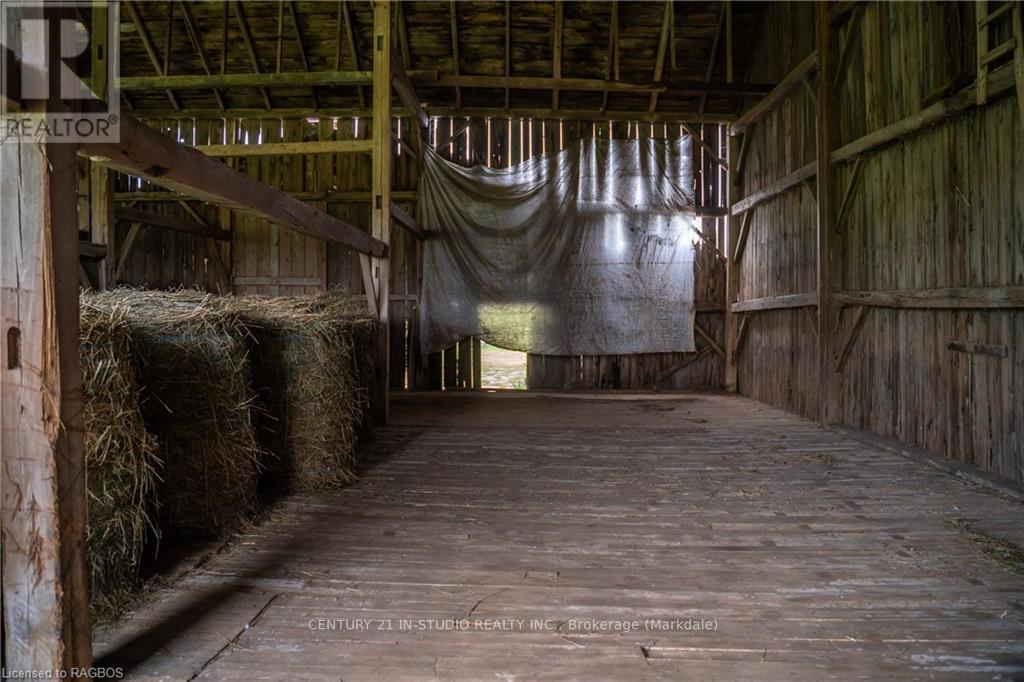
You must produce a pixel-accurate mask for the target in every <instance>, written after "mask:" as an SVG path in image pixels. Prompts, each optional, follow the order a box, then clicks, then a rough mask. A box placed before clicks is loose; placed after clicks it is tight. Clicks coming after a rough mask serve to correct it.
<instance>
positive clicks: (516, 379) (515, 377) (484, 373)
mask: <svg viewBox="0 0 1024 682" xmlns="http://www.w3.org/2000/svg"><path fill="white" fill-rule="evenodd" d="M480 388H503V389H511V390H517V391H525V390H526V353H521V352H519V351H515V350H507V349H505V348H498V347H497V346H492V345H491V344H489V343H487V342H486V341H482V342H481V343H480Z"/></svg>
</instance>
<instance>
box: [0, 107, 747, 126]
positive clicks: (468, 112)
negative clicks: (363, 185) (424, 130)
mask: <svg viewBox="0 0 1024 682" xmlns="http://www.w3.org/2000/svg"><path fill="white" fill-rule="evenodd" d="M11 111H13V109H11ZM426 112H427V114H428V115H429V116H458V117H465V116H471V117H475V118H502V119H508V118H536V119H551V120H564V121H643V122H652V121H653V122H656V123H668V124H670V125H671V124H676V125H678V124H679V123H690V124H700V123H728V122H730V121H734V120H736V114H734V113H706V112H696V111H690V112H687V111H668V112H666V111H656V112H650V111H647V110H646V109H644V110H612V111H601V110H600V109H565V108H560V109H558V111H555V110H553V109H548V108H514V109H505V108H503V107H448V106H427V107H426ZM136 113H137V114H138V115H140V116H143V117H146V118H161V119H167V118H188V119H192V118H224V117H225V116H227V117H238V118H274V119H277V118H284V119H324V118H355V117H359V118H365V117H369V116H372V115H373V112H372V111H371V110H370V109H362V108H358V107H357V108H352V107H343V108H320V109H312V108H295V107H275V108H273V109H254V108H247V107H242V108H232V109H229V110H228V111H226V112H225V111H220V110H219V109H207V108H194V109H184V108H183V109H181V110H179V111H175V110H173V109H165V108H164V109H161V108H155V109H145V110H139V111H136ZM391 113H392V114H393V115H394V116H398V117H403V118H408V117H409V116H410V112H409V111H408V110H407V109H405V108H402V107H392V109H391Z"/></svg>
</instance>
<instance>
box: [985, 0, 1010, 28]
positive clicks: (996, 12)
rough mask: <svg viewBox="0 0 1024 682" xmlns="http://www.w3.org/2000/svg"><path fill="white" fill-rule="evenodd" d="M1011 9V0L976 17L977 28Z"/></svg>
mask: <svg viewBox="0 0 1024 682" xmlns="http://www.w3.org/2000/svg"><path fill="white" fill-rule="evenodd" d="M1011 9H1013V2H1012V1H1011V2H1007V3H1006V4H1005V5H1001V6H1000V7H998V8H997V9H995V10H993V11H992V12H990V13H989V14H987V15H985V16H983V17H981V18H979V19H978V28H982V27H984V26H987V25H988V24H991V23H992V22H993V21H995V20H996V19H998V18H999V17H1001V16H1003V15H1004V14H1006V13H1007V12H1009V11H1010V10H1011Z"/></svg>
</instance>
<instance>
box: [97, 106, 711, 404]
mask: <svg viewBox="0 0 1024 682" xmlns="http://www.w3.org/2000/svg"><path fill="white" fill-rule="evenodd" d="M149 123H150V124H151V125H153V126H154V127H156V128H158V129H160V130H163V131H164V132H166V133H167V134H169V135H172V136H175V137H177V138H178V139H179V140H181V141H182V142H185V143H188V144H197V145H202V144H254V143H257V142H262V143H275V142H301V141H313V140H320V141H325V140H351V139H367V138H368V137H370V136H372V130H371V125H370V124H371V121H370V120H369V119H367V118H359V119H353V118H323V119H318V118H298V119H294V118H293V119H282V118H279V117H268V118H218V119H179V118H171V119H159V120H151V121H149ZM467 123H468V124H469V126H468V128H464V126H465V125H466V124H467ZM393 125H394V127H393V133H394V134H395V135H396V136H398V135H399V134H400V136H401V139H403V140H404V141H406V142H407V143H409V144H410V145H412V144H413V138H412V131H411V128H410V121H409V119H394V124H393ZM460 131H461V132H460ZM696 132H697V134H698V135H704V136H705V137H706V139H707V140H708V141H709V145H714V146H715V147H719V146H721V145H722V144H723V143H724V133H723V132H722V131H721V128H720V127H719V126H711V125H707V126H702V127H697V128H696ZM684 133H685V131H684V130H683V129H682V127H680V126H679V125H678V124H668V123H655V124H650V123H643V122H641V123H631V122H615V123H612V124H609V123H607V122H605V123H595V122H590V121H558V120H548V121H542V120H537V119H518V118H517V119H511V120H510V119H490V120H488V119H467V118H461V117H460V118H452V117H440V118H436V119H433V122H432V124H431V127H430V130H429V131H428V132H427V136H428V138H429V141H430V142H431V143H433V144H438V143H440V146H439V151H440V152H441V154H442V156H444V157H446V158H449V159H451V160H454V161H456V162H458V163H463V164H476V163H485V164H489V165H491V166H492V167H498V168H503V167H506V166H508V165H511V164H513V163H519V162H520V161H522V160H526V159H529V158H531V157H533V156H536V155H538V154H542V153H551V152H554V151H557V150H558V149H561V148H564V147H566V146H569V145H570V144H572V143H573V142H575V141H576V140H578V139H580V138H582V137H591V136H596V137H599V138H607V137H608V136H609V135H612V136H614V137H615V138H617V139H622V138H624V137H627V136H628V137H629V138H631V139H632V138H647V137H655V138H658V139H677V138H678V137H679V136H680V135H682V134H684ZM395 151H396V153H395V156H394V163H393V176H392V188H393V191H394V192H402V193H404V195H403V196H400V197H399V199H398V200H396V203H397V204H399V205H400V206H402V207H403V208H404V209H405V210H406V211H408V212H409V213H410V214H411V215H415V214H416V202H415V200H412V199H410V197H412V196H414V192H415V190H416V187H417V182H418V172H419V168H418V164H417V161H416V159H415V158H413V157H412V155H410V154H409V153H408V149H407V148H404V147H403V148H401V149H399V148H398V147H396V150H395ZM695 154H696V164H695V166H696V169H697V171H698V173H697V175H698V182H699V183H701V184H703V185H704V186H703V188H702V187H698V188H697V196H698V203H699V204H700V205H701V206H719V205H720V203H721V200H722V197H721V196H720V191H719V188H720V186H721V184H722V180H723V179H724V178H723V177H722V173H721V172H720V170H719V167H718V166H717V165H715V163H714V162H713V161H712V160H711V159H710V156H709V155H708V154H707V153H706V152H705V151H704V149H703V148H702V147H700V145H695ZM225 161H226V162H227V163H228V164H230V165H231V166H232V167H233V168H235V169H236V170H239V171H240V172H242V173H245V174H247V175H250V176H252V177H254V178H258V179H259V180H261V181H263V182H265V183H267V184H268V185H270V186H271V187H276V188H279V189H282V190H285V191H287V192H291V193H298V194H301V195H303V196H304V197H306V198H307V200H308V201H310V202H311V203H313V205H315V206H316V207H317V208H320V209H321V210H324V211H326V212H327V213H329V214H331V215H334V216H336V217H339V218H341V219H343V220H345V221H347V222H349V223H350V224H352V225H355V226H357V227H360V228H364V229H365V227H366V226H368V225H369V223H370V204H369V192H370V187H371V159H370V156H369V155H368V154H336V155H326V154H321V155H306V156H280V157H278V156H265V157H241V158H231V159H225ZM705 176H706V177H705ZM117 189H118V191H119V192H120V198H121V201H120V202H119V205H122V206H124V205H131V206H132V207H133V208H138V209H142V210H146V211H150V212H154V213H161V214H169V215H173V216H175V217H179V218H186V219H191V218H192V216H190V214H189V213H188V211H187V210H186V209H185V208H184V207H183V206H182V205H181V204H180V203H179V202H177V201H167V200H162V201H147V200H146V199H145V197H147V196H148V194H147V193H149V192H157V193H161V191H162V190H161V188H160V187H158V186H155V185H151V184H148V183H145V182H142V181H140V180H138V179H136V178H129V177H127V176H123V175H122V176H119V177H118V180H117ZM128 191H135V192H141V193H142V194H140V195H139V196H140V197H142V199H140V200H138V201H135V202H134V203H132V202H130V197H126V196H125V194H124V193H126V192H128ZM345 193H348V194H347V195H346V194H345ZM353 194H363V196H362V197H360V198H351V197H352V195H353ZM332 195H333V196H332ZM320 197H324V198H323V199H321V198H320ZM189 206H191V207H192V209H193V210H195V211H197V212H198V213H199V214H200V215H201V217H203V218H204V220H205V221H206V222H207V223H209V224H210V225H213V226H215V227H220V228H223V229H227V230H230V231H231V233H232V239H231V241H230V242H226V241H222V242H219V243H215V242H214V240H211V239H207V238H203V237H197V236H195V235H191V234H187V233H181V232H172V231H169V230H165V229H161V228H158V227H145V226H144V227H142V228H141V229H140V230H139V231H138V234H137V236H136V242H135V247H133V248H132V249H130V250H129V251H128V255H127V257H126V259H125V262H124V266H123V268H122V270H121V271H120V273H119V277H118V278H117V280H118V282H120V283H124V284H132V285H136V286H148V287H152V288H169V287H178V286H183V287H191V288H198V289H205V290H209V291H221V292H227V291H233V292H234V293H238V294H262V295H270V296H303V295H310V294H314V293H316V292H317V291H322V290H323V289H324V288H325V287H327V286H331V287H340V288H341V289H343V290H345V291H349V292H351V293H353V294H362V292H363V283H362V274H361V270H360V265H359V259H358V256H357V254H356V253H354V252H353V251H351V250H349V249H345V248H342V247H340V246H338V245H335V244H325V243H324V242H323V241H321V240H319V239H316V238H313V237H309V236H306V235H303V234H301V233H299V232H297V231H295V230H291V229H288V228H286V227H282V226H279V225H274V224H271V223H268V222H267V221H264V220H261V219H259V218H254V217H251V216H247V215H242V214H237V213H234V212H232V211H229V210H226V209H219V208H217V207H213V206H206V205H203V204H202V203H200V202H190V203H189ZM701 222H702V225H701V227H702V230H703V231H704V233H705V234H706V235H707V239H704V240H700V241H698V242H697V245H696V248H697V255H696V266H695V296H696V298H697V301H698V302H699V303H700V304H701V307H702V308H703V310H702V311H701V312H699V313H698V314H697V321H698V324H700V325H701V327H702V328H703V329H704V330H706V331H707V332H708V334H709V335H710V336H712V337H713V338H715V339H716V342H717V343H719V344H721V343H722V342H723V339H724V334H723V329H722V326H723V316H722V312H721V310H720V308H721V305H722V302H723V301H724V283H725V279H724V274H725V270H724V264H723V261H722V258H721V257H720V248H719V247H720V244H719V242H720V241H721V239H722V237H723V230H722V227H723V224H724V220H723V219H721V218H705V219H703V220H702V221H701ZM131 229H132V228H131V225H129V224H127V223H124V222H119V223H118V225H117V228H116V236H117V241H116V242H115V243H116V244H118V245H120V247H122V248H123V246H124V244H125V242H126V240H127V238H128V235H129V232H130V230H131ZM213 249H220V250H221V255H220V262H223V263H226V264H228V267H230V268H231V278H230V280H229V278H228V277H227V274H226V273H225V271H224V268H223V267H221V266H220V265H219V263H218V261H216V260H214V259H215V258H216V254H215V252H214V251H213ZM390 257H391V268H390V277H391V281H390V291H391V304H390V305H391V310H390V326H391V344H390V348H391V354H392V358H391V366H392V368H393V371H392V388H395V389H401V388H425V389H434V388H440V387H442V386H445V387H447V388H467V387H471V386H472V385H473V381H472V380H471V379H470V378H469V374H470V373H469V372H463V373H461V374H460V373H458V372H456V373H452V372H449V375H450V376H449V380H448V381H445V380H444V379H443V365H444V363H443V361H442V360H441V357H440V354H436V355H435V356H431V357H425V358H421V357H420V355H419V352H418V348H417V347H416V344H415V343H414V339H416V338H417V335H416V325H417V320H416V317H417V312H416V300H417V295H418V292H419V286H420V281H421V275H422V273H421V267H422V264H421V260H422V259H421V250H420V245H419V243H418V242H417V240H416V239H414V238H413V237H412V236H411V235H410V234H409V233H408V232H406V231H405V230H404V229H402V228H400V227H398V226H393V227H392V234H391V249H390ZM715 308H718V309H715ZM703 343H704V342H703V341H698V345H702V344H703ZM468 348H469V345H466V348H464V349H463V351H464V352H463V353H462V355H466V353H465V351H466V349H468ZM455 355H456V351H455V350H454V349H452V350H451V351H450V352H449V353H448V356H450V358H449V359H450V362H449V363H448V364H449V365H452V364H454V363H455V362H456V360H455ZM466 357H467V358H468V355H467V356H466ZM689 360H692V362H688V361H689ZM463 364H464V365H466V366H468V364H467V363H465V362H464V363H463ZM684 365H685V366H684ZM410 369H411V371H410ZM449 369H451V367H449ZM673 370H674V371H673ZM528 374H529V376H530V380H529V385H530V387H531V388H627V389H635V388H645V389H649V388H653V387H655V386H657V387H660V388H666V389H668V388H677V389H682V388H719V387H720V386H721V375H722V365H721V358H720V356H719V355H718V354H717V353H709V352H705V353H704V354H702V355H699V356H695V355H693V354H682V353H656V354H638V355H621V356H582V357H561V356H544V357H541V356H530V358H529V362H528ZM463 375H466V376H463Z"/></svg>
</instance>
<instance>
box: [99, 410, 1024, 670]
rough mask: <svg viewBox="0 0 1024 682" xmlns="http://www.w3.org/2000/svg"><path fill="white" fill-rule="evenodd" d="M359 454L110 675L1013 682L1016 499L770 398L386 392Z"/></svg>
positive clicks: (109, 646)
mask: <svg viewBox="0 0 1024 682" xmlns="http://www.w3.org/2000/svg"><path fill="white" fill-rule="evenodd" d="M374 449H375V452H373V453H370V454H369V455H368V457H367V460H368V461H367V466H366V470H365V472H364V474H363V478H362V480H361V482H360V483H358V484H357V485H354V486H352V487H350V488H348V489H345V490H341V491H333V492H328V493H321V494H315V495H306V496H300V497H295V498H291V499H290V500H288V501H286V502H285V503H283V504H282V506H281V507H280V508H279V509H277V510H275V512H274V513H273V514H271V515H270V517H269V518H268V519H267V520H266V521H265V522H263V523H262V524H260V525H259V526H258V527H257V528H255V529H254V530H252V532H251V533H249V534H246V535H243V536H241V537H240V538H239V539H238V540H237V541H236V542H234V543H232V545H231V547H229V548H228V549H227V550H226V551H224V552H222V553H221V554H220V555H218V556H216V557H215V558H214V559H212V560H211V561H209V562H208V563H207V564H205V565H204V566H202V567H201V568H199V569H197V570H195V571H193V572H192V573H191V574H189V575H187V576H186V577H185V578H184V579H182V580H181V581H180V582H179V583H178V584H176V585H174V586H172V587H171V588H169V589H168V590H165V591H164V592H162V593H160V594H159V595H158V597H159V598H158V599H157V600H155V601H154V602H153V603H151V604H150V605H149V606H147V607H145V608H142V609H141V610H140V611H139V612H138V613H136V614H134V616H133V617H132V618H130V619H128V620H126V621H124V622H122V623H119V624H118V625H116V626H114V627H112V628H107V629H103V630H101V631H99V632H98V634H97V653H98V654H99V655H100V660H101V662H102V663H103V664H112V665H123V666H126V667H127V668H128V669H129V676H130V677H135V678H140V679H141V678H161V679H192V678H197V679H232V680H262V679H267V680H282V679H290V680H325V679H330V680H430V679H443V680H448V679H458V680H494V679H497V680H517V681H522V680H539V679H543V680H574V679H616V680H627V679H628V680H632V679H681V678H686V679H758V680H773V679H780V680H781V679H810V680H820V679H830V678H835V679H857V678H860V679H875V680H877V679H901V680H907V679H936V678H945V679H958V680H960V679H968V678H977V679H993V678H995V679H1019V678H1021V677H1024V578H1022V577H1021V576H1020V575H1017V574H1015V573H1014V572H1012V571H1011V570H1009V569H1008V568H1007V567H1006V566H1005V565H1004V564H1003V563H999V562H997V561H996V560H995V559H993V558H991V557H990V553H989V554H987V553H986V552H985V551H984V550H985V548H986V547H987V546H988V545H985V544H984V543H982V542H979V537H984V535H985V534H986V533H987V534H989V535H992V536H994V537H1003V538H1004V539H1009V540H1013V541H1015V542H1016V543H1018V544H1024V508H1022V506H1021V504H1020V503H1017V502H1014V501H1012V500H1010V499H1009V498H1003V497H999V496H997V495H995V494H992V493H990V492H987V491H986V490H984V489H981V488H977V487H974V486H972V485H969V484H967V483H963V482H961V481H959V480H957V479H955V478H953V477H950V476H949V475H947V474H945V473H942V472H939V471H936V470H934V469H932V468H930V467H927V466H923V465H921V464H918V463H915V462H912V461H909V460H907V459H904V458H902V457H900V456H898V455H895V454H892V453H889V452H884V451H882V450H878V449H874V448H872V447H869V446H866V445H863V444H861V443H860V442H857V441H854V440H851V439H848V438H846V437H844V436H841V435H838V434H836V433H833V432H829V431H824V430H822V429H820V428H818V426H817V425H815V424H814V423H812V422H809V421H806V420H803V419H800V418H798V417H795V416H793V415H790V414H787V413H784V412H781V411H779V410H775V409H773V408H770V407H767V406H765V405H762V404H760V403H757V402H753V401H750V400H747V399H744V398H740V397H735V396H725V395H708V394H669V395H662V396H643V397H637V396H623V395H611V394H595V395H587V396H582V397H581V396H576V397H573V396H569V395H563V396H553V395H548V396H545V395H529V394H518V395H507V394H506V395H501V394H499V395H487V394H484V395H478V394H462V395H449V396H445V397H444V398H443V399H438V398H437V397H436V396H434V397H431V396H411V397H398V398H396V399H395V401H394V407H393V420H392V425H391V426H389V427H388V428H386V429H384V430H382V432H381V433H380V434H379V439H378V442H377V444H376V446H375V448H374ZM965 523H966V524H968V526H969V528H970V529H971V532H969V533H968V532H966V531H965V530H964V529H963V528H962V527H961V526H963V524H965ZM446 621H452V622H446ZM520 621H522V622H520ZM531 621H537V622H534V623H532V624H531ZM706 621H710V623H711V627H712V628H713V629H707V630H700V629H694V628H693V625H694V624H696V623H703V622H706ZM687 624H689V625H690V627H689V629H687ZM531 625H532V627H531ZM445 628H448V629H445ZM492 628H501V629H492ZM588 628H589V629H588ZM597 628H603V629H597Z"/></svg>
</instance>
